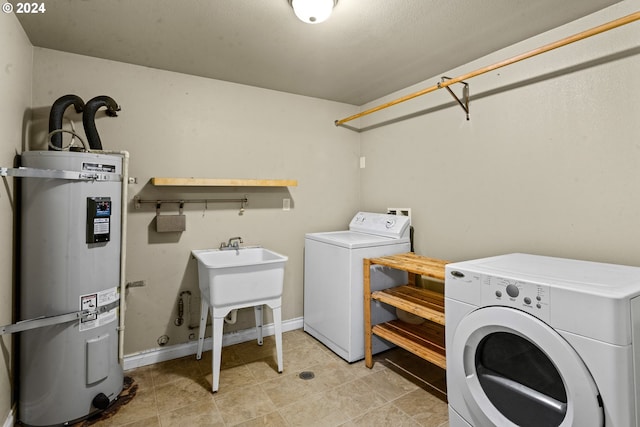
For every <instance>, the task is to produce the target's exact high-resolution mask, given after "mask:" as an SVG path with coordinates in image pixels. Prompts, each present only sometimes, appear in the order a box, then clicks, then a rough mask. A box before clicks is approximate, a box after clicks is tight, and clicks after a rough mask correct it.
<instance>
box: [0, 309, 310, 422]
mask: <svg viewBox="0 0 640 427" xmlns="http://www.w3.org/2000/svg"><path fill="white" fill-rule="evenodd" d="M303 324H304V319H303V318H302V317H298V318H296V319H290V320H284V321H283V322H282V332H287V331H293V330H295V329H301V328H302V327H303ZM274 333H275V328H274V326H273V323H270V324H268V325H264V326H263V327H262V334H263V336H265V337H267V336H270V335H273V334H274ZM257 338H258V335H257V333H256V329H255V328H250V329H243V330H241V331H236V332H229V333H227V334H224V336H223V337H222V345H223V346H228V345H233V344H239V343H241V342H247V341H252V340H255V339H257ZM212 348H213V340H212V339H211V338H206V339H205V340H204V351H209V350H211V349H212ZM197 351H198V342H197V341H192V342H188V343H185V344H176V345H172V346H170V347H162V348H156V349H153V350H146V351H141V352H139V353H133V354H129V355H126V356H124V363H123V369H124V370H125V371H126V370H128V369H135V368H140V367H142V366H146V365H153V364H154V363H159V362H164V361H167V360H172V359H178V358H180V357H184V356H189V355H192V354H196V353H197ZM11 426H12V424H6V423H5V427H11Z"/></svg>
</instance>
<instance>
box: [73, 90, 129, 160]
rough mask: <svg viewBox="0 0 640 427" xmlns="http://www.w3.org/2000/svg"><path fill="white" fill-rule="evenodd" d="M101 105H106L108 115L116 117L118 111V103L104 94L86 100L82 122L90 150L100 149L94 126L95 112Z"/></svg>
mask: <svg viewBox="0 0 640 427" xmlns="http://www.w3.org/2000/svg"><path fill="white" fill-rule="evenodd" d="M101 107H107V111H106V112H107V116H109V117H117V116H118V114H117V111H120V106H119V105H118V103H117V102H116V101H114V100H113V98H110V97H108V96H106V95H101V96H96V97H95V98H92V99H90V100H89V101H87V103H86V105H85V106H84V113H82V124H83V126H84V133H85V135H87V141H88V143H89V148H90V149H92V150H102V142H101V141H100V136H99V135H98V129H97V128H96V113H97V111H98V109H100V108H101Z"/></svg>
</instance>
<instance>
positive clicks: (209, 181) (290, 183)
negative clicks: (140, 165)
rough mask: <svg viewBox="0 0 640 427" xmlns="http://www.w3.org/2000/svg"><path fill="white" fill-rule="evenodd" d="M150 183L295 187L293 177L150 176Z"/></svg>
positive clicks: (198, 185)
mask: <svg viewBox="0 0 640 427" xmlns="http://www.w3.org/2000/svg"><path fill="white" fill-rule="evenodd" d="M151 184H153V185H155V186H156V187H162V186H196V187H207V186H209V187H297V186H298V180H295V179H235V178H162V177H154V178H151Z"/></svg>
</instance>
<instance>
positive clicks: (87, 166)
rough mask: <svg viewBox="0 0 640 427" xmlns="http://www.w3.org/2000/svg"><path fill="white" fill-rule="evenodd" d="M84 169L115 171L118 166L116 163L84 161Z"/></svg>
mask: <svg viewBox="0 0 640 427" xmlns="http://www.w3.org/2000/svg"><path fill="white" fill-rule="evenodd" d="M82 170H83V171H91V172H109V173H115V172H116V166H115V165H105V164H102V163H83V164H82Z"/></svg>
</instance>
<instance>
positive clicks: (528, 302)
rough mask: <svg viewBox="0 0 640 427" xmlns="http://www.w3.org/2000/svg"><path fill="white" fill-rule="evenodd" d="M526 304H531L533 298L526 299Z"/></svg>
mask: <svg viewBox="0 0 640 427" xmlns="http://www.w3.org/2000/svg"><path fill="white" fill-rule="evenodd" d="M524 303H525V304H527V305H529V304H531V298H529V297H524Z"/></svg>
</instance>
